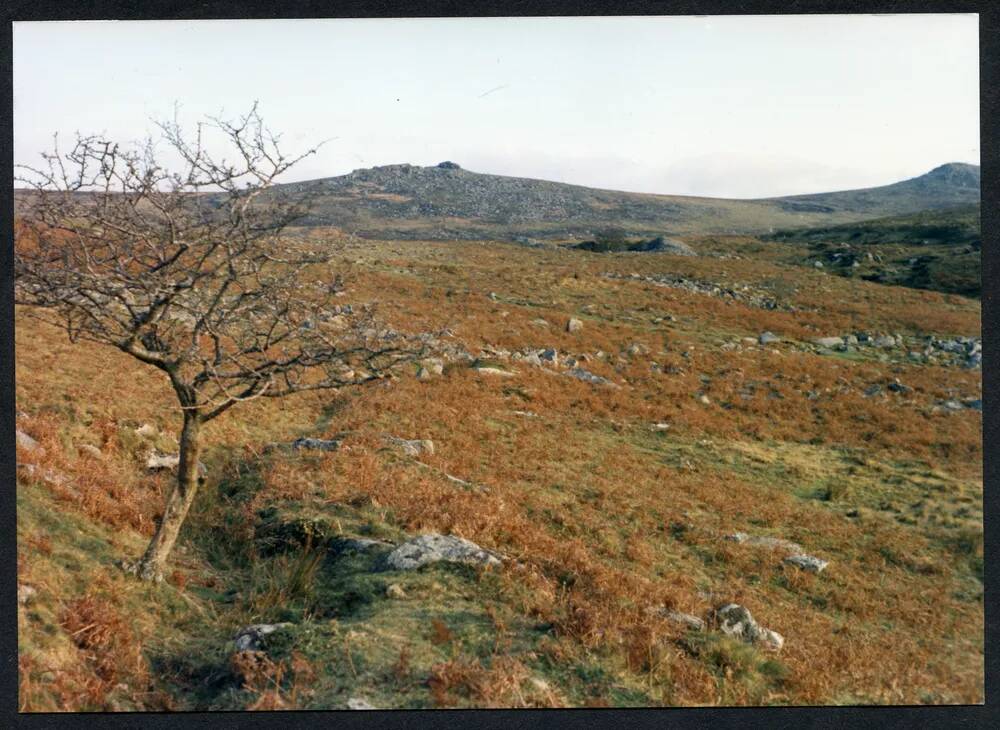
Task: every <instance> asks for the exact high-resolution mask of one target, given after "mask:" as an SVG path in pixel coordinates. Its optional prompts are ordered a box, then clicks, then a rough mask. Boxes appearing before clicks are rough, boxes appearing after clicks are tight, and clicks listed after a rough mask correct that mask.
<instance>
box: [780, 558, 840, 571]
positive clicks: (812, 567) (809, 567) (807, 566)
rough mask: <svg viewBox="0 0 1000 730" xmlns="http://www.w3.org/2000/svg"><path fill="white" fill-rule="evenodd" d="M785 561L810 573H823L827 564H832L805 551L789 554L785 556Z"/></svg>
mask: <svg viewBox="0 0 1000 730" xmlns="http://www.w3.org/2000/svg"><path fill="white" fill-rule="evenodd" d="M785 562H786V563H788V564H789V565H794V566H795V567H797V568H801V569H802V570H805V571H808V572H810V573H822V572H823V570H824V569H825V568H826V566H827V565H829V564H830V563H829V562H828V561H826V560H821V559H819V558H817V557H815V556H813V555H806V554H804V553H803V554H800V555H789V556H788V557H787V558H785Z"/></svg>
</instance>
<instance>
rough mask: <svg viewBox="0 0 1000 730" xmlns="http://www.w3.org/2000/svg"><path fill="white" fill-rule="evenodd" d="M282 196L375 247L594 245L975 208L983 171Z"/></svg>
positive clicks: (377, 177) (369, 180)
mask: <svg viewBox="0 0 1000 730" xmlns="http://www.w3.org/2000/svg"><path fill="white" fill-rule="evenodd" d="M276 192H277V193H278V194H284V195H292V196H295V195H300V194H302V193H306V192H308V193H310V194H313V195H315V196H316V200H315V203H314V207H313V211H312V215H311V216H310V217H309V218H308V219H306V220H305V221H304V224H305V225H309V226H335V227H337V228H339V229H341V230H344V231H348V232H352V233H355V234H357V235H360V236H364V237H373V238H376V237H381V238H423V239H442V238H444V239H486V238H503V239H508V240H509V239H512V238H517V237H523V236H528V237H539V238H553V237H559V238H566V237H569V238H588V237H592V236H593V235H594V234H595V233H599V232H600V231H602V230H604V229H607V228H609V227H613V228H618V229H621V230H622V231H625V232H627V233H629V234H632V235H637V236H655V235H660V234H683V233H700V234H704V233H709V234H710V233H760V232H767V231H770V230H773V229H776V228H790V227H796V228H797V227H803V226H816V225H829V224H835V223H842V222H849V221H856V220H861V219H865V218H874V217H879V216H886V215H895V214H900V213H912V212H916V211H920V210H926V209H933V208H941V207H950V206H954V205H958V204H963V203H975V202H978V201H979V168H978V167H976V166H972V165H960V164H948V165H942V166H941V167H938V168H935V169H934V170H932V171H931V172H929V173H927V174H926V175H922V176H920V177H917V178H914V179H912V180H906V181H903V182H898V183H894V184H891V185H885V186H882V187H875V188H868V189H865V190H852V191H844V192H834V193H824V194H819V195H801V196H791V197H785V198H771V199H762V200H730V199H722V198H699V197H690V196H677V195H647V194H639V193H625V192H618V191H613V190H598V189H594V188H587V187H582V186H578V185H568V184H564V183H556V182H549V181H545V180H532V179H526V178H517V177H504V176H500V175H486V174H480V173H475V172H470V171H468V170H464V169H462V168H460V167H459V166H457V165H455V163H450V162H449V163H441V164H440V165H437V166H435V167H419V166H415V165H388V166H385V167H375V168H370V169H362V170H355V171H354V172H352V173H350V174H347V175H342V176H340V177H331V178H325V179H321V180H312V181H308V182H301V183H291V184H287V185H282V186H278V188H277V190H276Z"/></svg>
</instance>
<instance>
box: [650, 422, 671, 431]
mask: <svg viewBox="0 0 1000 730" xmlns="http://www.w3.org/2000/svg"><path fill="white" fill-rule="evenodd" d="M668 428H670V424H669V423H654V424H653V425H651V426H650V427H649V430H650V431H666V430H667V429H668Z"/></svg>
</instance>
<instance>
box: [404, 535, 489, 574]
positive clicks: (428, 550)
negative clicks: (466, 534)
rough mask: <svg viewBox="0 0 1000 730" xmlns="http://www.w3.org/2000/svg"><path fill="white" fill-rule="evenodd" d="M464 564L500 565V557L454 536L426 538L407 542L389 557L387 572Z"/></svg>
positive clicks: (420, 537) (431, 536) (427, 536)
mask: <svg viewBox="0 0 1000 730" xmlns="http://www.w3.org/2000/svg"><path fill="white" fill-rule="evenodd" d="M441 562H445V563H466V564H469V565H493V566H495V565H500V564H501V563H502V562H503V561H502V559H501V558H500V556H499V555H497V554H496V553H493V552H491V551H489V550H484V549H483V548H481V547H479V546H478V545H476V544H475V543H474V542H470V541H469V540H466V539H464V538H461V537H456V536H454V535H438V534H434V533H431V534H427V535H420V536H419V537H415V538H412V539H410V540H407V541H406V542H404V543H403V544H402V545H400V546H399V547H397V548H396V549H395V550H393V551H392V552H391V553H389V555H388V556H386V559H385V564H386V566H387V567H388V568H389V569H390V570H416V569H417V568H420V567H422V566H424V565H430V564H432V563H441Z"/></svg>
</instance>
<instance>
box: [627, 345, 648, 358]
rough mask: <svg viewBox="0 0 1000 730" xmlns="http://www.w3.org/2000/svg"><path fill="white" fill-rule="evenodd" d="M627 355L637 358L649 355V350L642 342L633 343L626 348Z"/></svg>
mask: <svg viewBox="0 0 1000 730" xmlns="http://www.w3.org/2000/svg"><path fill="white" fill-rule="evenodd" d="M625 353H626V354H627V355H630V356H632V357H635V356H636V355H648V354H649V348H648V347H646V346H645V345H644V344H642V343H641V342H633V343H632V344H631V345H629V346H628V347H627V348H626V350H625Z"/></svg>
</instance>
